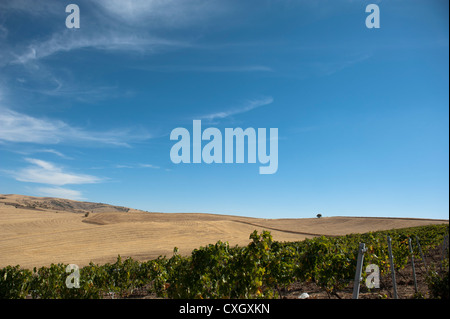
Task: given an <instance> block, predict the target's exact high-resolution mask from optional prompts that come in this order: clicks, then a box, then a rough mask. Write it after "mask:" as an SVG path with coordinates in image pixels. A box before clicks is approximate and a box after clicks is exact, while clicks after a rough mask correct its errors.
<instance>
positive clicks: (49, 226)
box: [0, 195, 448, 268]
mask: <svg viewBox="0 0 450 319" xmlns="http://www.w3.org/2000/svg"><path fill="white" fill-rule="evenodd" d="M442 223H448V220H431V219H413V218H411V219H408V218H369V217H322V218H320V219H318V218H304V219H259V218H249V217H239V216H230V215H213V214H200V213H192V214H187V213H149V212H143V211H139V210H135V209H131V208H126V207H119V206H111V205H106V204H100V203H87V202H79V201H72V200H66V199H56V198H48V197H45V198H40V197H30V196H22V195H0V267H5V266H7V265H20V266H21V267H23V268H33V267H41V266H48V265H50V264H51V263H65V264H69V263H73V264H77V265H79V266H83V265H86V264H88V263H89V262H91V261H92V262H94V263H98V264H103V263H106V262H114V261H115V260H116V258H117V255H121V256H122V257H133V259H136V260H141V261H143V260H148V259H154V258H157V257H158V256H160V255H166V256H171V254H172V251H173V248H174V247H178V248H179V251H180V253H181V254H186V255H188V254H190V253H191V251H192V250H193V249H195V248H198V247H200V246H205V245H207V244H211V243H215V242H217V241H218V240H221V241H224V242H225V241H228V242H229V243H230V245H236V244H237V245H246V244H247V243H248V242H249V235H250V233H251V232H252V231H254V230H255V229H256V230H258V231H261V230H263V229H265V230H270V231H271V233H272V236H273V238H274V240H278V241H298V240H303V239H305V238H310V237H314V236H320V235H327V236H333V235H344V234H349V233H364V232H368V231H376V230H386V229H392V228H403V227H411V226H422V225H428V224H442Z"/></svg>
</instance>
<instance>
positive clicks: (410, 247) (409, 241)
mask: <svg viewBox="0 0 450 319" xmlns="http://www.w3.org/2000/svg"><path fill="white" fill-rule="evenodd" d="M408 244H409V252H410V253H411V266H412V271H413V278H414V291H415V292H416V293H417V291H418V289H417V279H416V269H415V267H414V252H413V249H412V244H411V237H409V238H408Z"/></svg>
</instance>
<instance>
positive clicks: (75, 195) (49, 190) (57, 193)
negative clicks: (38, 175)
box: [34, 187, 86, 200]
mask: <svg viewBox="0 0 450 319" xmlns="http://www.w3.org/2000/svg"><path fill="white" fill-rule="evenodd" d="M34 192H36V193H37V195H39V196H48V197H57V198H65V199H72V200H85V199H86V198H84V197H83V195H82V193H81V192H80V191H77V190H73V189H68V188H62V187H37V188H35V189H34Z"/></svg>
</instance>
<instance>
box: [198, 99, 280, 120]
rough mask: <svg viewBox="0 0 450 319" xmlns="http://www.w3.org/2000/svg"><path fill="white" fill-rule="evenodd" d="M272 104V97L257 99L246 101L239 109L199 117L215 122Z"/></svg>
mask: <svg viewBox="0 0 450 319" xmlns="http://www.w3.org/2000/svg"><path fill="white" fill-rule="evenodd" d="M272 103H273V98H272V97H265V98H262V99H257V100H248V101H247V102H246V103H244V104H243V105H242V106H240V107H237V108H232V109H229V110H227V111H223V112H216V113H211V114H206V115H203V116H200V119H204V120H209V121H213V120H217V119H224V118H227V117H229V116H232V115H237V114H242V113H246V112H249V111H251V110H254V109H256V108H259V107H261V106H264V105H269V104H272Z"/></svg>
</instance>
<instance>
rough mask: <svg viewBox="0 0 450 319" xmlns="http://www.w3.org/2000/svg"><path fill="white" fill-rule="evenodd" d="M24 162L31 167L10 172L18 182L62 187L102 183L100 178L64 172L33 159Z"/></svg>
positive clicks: (45, 162)
mask: <svg viewBox="0 0 450 319" xmlns="http://www.w3.org/2000/svg"><path fill="white" fill-rule="evenodd" d="M25 160H26V161H27V162H29V163H31V164H33V165H32V166H29V167H26V168H22V169H20V170H18V171H16V172H11V175H12V176H13V177H14V178H15V179H16V180H17V181H20V182H28V183H39V184H49V185H57V186H63V185H68V184H93V183H100V182H101V181H102V179H101V178H99V177H96V176H92V175H85V174H75V173H71V172H66V171H64V170H63V169H62V168H61V167H58V166H56V165H55V164H53V163H51V162H47V161H43V160H39V159H35V158H26V159H25Z"/></svg>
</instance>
